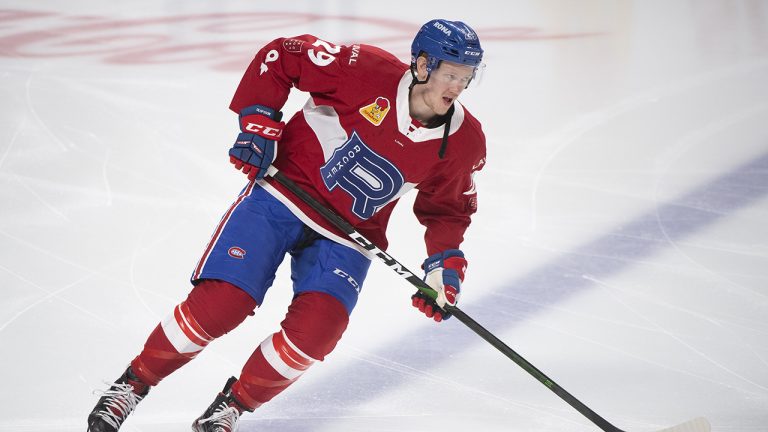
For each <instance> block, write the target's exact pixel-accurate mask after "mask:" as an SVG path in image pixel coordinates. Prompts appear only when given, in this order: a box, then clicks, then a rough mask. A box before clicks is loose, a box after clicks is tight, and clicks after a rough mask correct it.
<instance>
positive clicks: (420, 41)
mask: <svg viewBox="0 0 768 432" xmlns="http://www.w3.org/2000/svg"><path fill="white" fill-rule="evenodd" d="M422 53H425V54H426V55H427V73H428V74H430V73H432V70H433V69H435V68H436V67H437V66H438V65H439V64H440V61H442V60H447V61H449V62H453V63H458V64H462V65H467V66H472V67H473V68H475V69H477V68H479V67H480V66H481V65H482V60H483V49H482V48H481V47H480V39H478V37H477V33H475V31H474V30H472V28H471V27H470V26H468V25H466V24H464V23H463V22H461V21H448V20H444V19H434V20H432V21H429V22H428V23H426V24H424V25H423V26H421V29H420V30H419V32H418V33H416V37H415V38H414V39H413V43H412V44H411V68H412V69H413V68H415V67H416V59H417V58H419V56H420V55H421V54H422Z"/></svg>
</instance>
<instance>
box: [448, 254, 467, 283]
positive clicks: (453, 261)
mask: <svg viewBox="0 0 768 432" xmlns="http://www.w3.org/2000/svg"><path fill="white" fill-rule="evenodd" d="M443 268H446V269H453V270H456V272H457V273H458V274H459V280H460V281H461V282H464V272H466V271H467V260H466V259H464V257H460V256H452V257H448V258H445V259H444V260H443Z"/></svg>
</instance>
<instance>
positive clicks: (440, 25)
mask: <svg viewBox="0 0 768 432" xmlns="http://www.w3.org/2000/svg"><path fill="white" fill-rule="evenodd" d="M433 25H434V26H435V28H436V29H438V30H440V31H442V32H443V33H445V34H446V36H450V35H451V30H450V29H449V28H448V27H446V26H444V25H443V23H440V22H436V23H434V24H433Z"/></svg>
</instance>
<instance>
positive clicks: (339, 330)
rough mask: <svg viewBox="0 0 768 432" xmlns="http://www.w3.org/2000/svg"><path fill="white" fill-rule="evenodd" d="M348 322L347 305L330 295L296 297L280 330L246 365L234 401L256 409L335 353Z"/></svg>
mask: <svg viewBox="0 0 768 432" xmlns="http://www.w3.org/2000/svg"><path fill="white" fill-rule="evenodd" d="M348 322H349V315H348V314H347V310H346V308H345V307H344V305H343V304H342V303H341V302H340V301H338V300H337V299H336V298H334V297H333V296H331V295H329V294H325V293H317V292H309V293H304V294H301V295H299V296H298V297H296V298H295V299H294V300H293V302H292V303H291V305H290V307H289V308H288V313H287V314H286V317H285V320H283V322H282V323H281V327H282V328H281V330H280V331H279V332H277V333H274V334H272V335H270V336H269V337H268V338H267V339H265V340H264V342H262V343H261V345H260V346H259V347H258V348H257V349H256V351H254V353H253V355H252V356H251V358H250V359H248V362H246V364H245V366H244V367H243V371H242V374H241V375H240V379H239V380H238V381H237V382H236V383H234V385H233V386H232V393H233V394H234V396H235V398H236V399H237V400H238V402H239V403H240V404H242V405H243V406H245V407H247V408H248V409H249V410H254V409H256V408H257V407H258V406H260V405H261V404H263V403H265V402H267V401H269V400H270V399H272V398H273V397H275V396H276V395H277V394H279V393H280V392H282V391H283V390H285V389H286V388H287V387H288V386H289V385H291V384H292V383H293V382H295V381H296V380H297V379H299V377H300V376H301V375H302V374H304V372H305V371H306V370H307V369H308V368H309V367H310V366H311V365H312V364H313V363H314V362H315V361H322V360H323V359H324V358H325V356H326V355H328V354H329V353H330V352H331V351H333V348H334V347H335V346H336V343H337V342H338V341H339V339H341V335H342V334H343V333H344V330H346V328H347V323H348Z"/></svg>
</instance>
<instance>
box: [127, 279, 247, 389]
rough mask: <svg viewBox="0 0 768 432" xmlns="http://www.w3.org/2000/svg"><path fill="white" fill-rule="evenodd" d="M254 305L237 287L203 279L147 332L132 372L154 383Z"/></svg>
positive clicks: (228, 327)
mask: <svg viewBox="0 0 768 432" xmlns="http://www.w3.org/2000/svg"><path fill="white" fill-rule="evenodd" d="M255 307H256V302H255V301H254V300H253V298H252V297H251V296H250V295H248V294H247V293H246V292H245V291H243V290H241V289H240V288H237V287H236V286H234V285H232V284H229V283H227V282H223V281H219V280H212V279H207V280H203V281H202V282H200V283H199V284H198V285H197V286H195V288H194V289H193V290H192V292H190V294H189V296H188V297H187V299H186V300H185V301H183V302H181V303H180V304H179V305H177V306H176V307H175V308H174V309H173V311H172V312H171V313H170V314H169V315H168V316H167V317H166V319H165V320H163V321H162V322H161V323H160V324H159V325H158V326H157V327H156V328H155V329H154V331H153V332H152V333H151V334H150V335H149V338H148V339H147V341H146V343H145V344H144V350H143V351H142V352H141V353H140V354H139V355H138V356H137V357H136V358H135V359H133V361H132V362H131V368H132V370H133V372H134V373H135V374H136V376H138V377H139V378H140V379H141V380H142V381H143V382H145V383H147V384H149V385H152V386H154V385H157V384H158V383H159V382H160V380H162V379H163V378H165V377H167V376H168V375H170V374H171V373H173V372H174V371H175V370H177V369H178V368H180V367H182V366H183V365H185V364H186V363H188V362H189V361H190V360H192V359H193V358H195V357H196V356H197V355H198V354H199V353H200V352H201V351H202V350H203V348H205V347H206V346H207V345H208V344H209V343H210V342H211V341H212V340H213V339H215V338H217V337H219V336H222V335H223V334H225V333H228V332H229V331H230V330H232V329H234V328H235V327H237V326H238V325H239V324H240V323H241V322H243V320H245V318H246V317H247V316H248V315H249V314H251V313H252V312H253V309H254V308H255Z"/></svg>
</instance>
